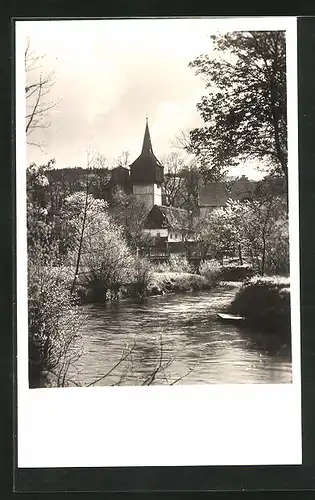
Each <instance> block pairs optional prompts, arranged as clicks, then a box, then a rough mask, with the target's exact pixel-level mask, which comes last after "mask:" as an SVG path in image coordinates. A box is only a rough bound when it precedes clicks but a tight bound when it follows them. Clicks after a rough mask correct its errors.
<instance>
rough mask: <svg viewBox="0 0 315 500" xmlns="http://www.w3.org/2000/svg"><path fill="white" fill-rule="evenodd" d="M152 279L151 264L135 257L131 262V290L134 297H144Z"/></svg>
mask: <svg viewBox="0 0 315 500" xmlns="http://www.w3.org/2000/svg"><path fill="white" fill-rule="evenodd" d="M151 278H152V271H151V263H150V261H149V260H147V259H145V258H142V257H139V256H135V257H134V258H133V262H132V273H131V281H132V283H131V288H132V292H133V294H134V295H137V296H140V297H142V296H144V295H146V293H147V289H148V286H149V283H150V281H151Z"/></svg>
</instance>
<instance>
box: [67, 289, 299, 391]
mask: <svg viewBox="0 0 315 500" xmlns="http://www.w3.org/2000/svg"><path fill="white" fill-rule="evenodd" d="M235 291H236V288H235V284H225V285H224V286H221V287H219V288H216V289H215V290H214V291H213V292H198V293H191V294H183V295H167V296H163V297H151V298H147V299H145V300H141V301H138V302H137V303H128V302H120V303H113V304H106V306H103V307H101V306H84V307H85V310H86V311H87V313H88V315H89V320H88V323H87V325H88V327H87V329H86V331H85V332H84V341H85V353H84V355H83V356H82V358H81V359H80V360H79V362H78V363H77V367H76V371H75V370H74V368H73V372H74V373H73V375H72V377H73V378H75V379H77V381H78V382H79V383H81V384H82V385H85V384H86V385H87V384H90V383H91V382H93V381H94V380H95V379H97V378H98V377H101V376H102V375H103V374H105V373H107V372H108V371H109V370H111V369H112V367H113V366H114V365H116V364H117V363H118V366H117V368H116V369H115V370H113V371H112V372H111V373H110V375H108V376H107V377H105V378H104V379H102V380H101V381H99V382H98V385H115V384H119V383H123V384H124V385H135V384H137V385H141V384H143V383H144V382H145V380H146V379H147V378H148V377H150V376H151V375H152V372H154V371H155V370H156V368H157V367H158V366H159V365H160V369H159V370H158V372H157V373H156V375H155V376H154V381H153V383H154V384H166V383H172V382H174V381H176V380H177V379H178V378H181V377H183V378H181V380H180V381H179V383H181V384H200V383H224V384H229V383H288V382H291V357H290V356H291V353H290V346H289V345H288V341H287V340H286V341H285V340H283V341H278V340H277V341H275V337H274V336H271V335H266V334H263V333H262V332H257V331H256V332H254V331H248V330H244V329H243V328H241V327H240V326H239V325H235V324H232V323H222V322H220V320H218V318H217V312H218V311H220V310H222V309H223V308H224V306H225V305H226V304H228V303H229V302H230V301H231V299H232V298H233V296H234V294H235ZM128 350H129V351H130V354H129V356H128V357H127V358H126V359H125V360H124V361H123V362H121V363H119V361H120V359H121V357H122V355H123V353H128V352H129V351H128ZM161 357H162V359H161Z"/></svg>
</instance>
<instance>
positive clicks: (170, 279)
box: [148, 272, 209, 295]
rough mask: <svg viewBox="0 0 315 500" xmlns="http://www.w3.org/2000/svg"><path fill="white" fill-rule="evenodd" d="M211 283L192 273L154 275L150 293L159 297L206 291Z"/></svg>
mask: <svg viewBox="0 0 315 500" xmlns="http://www.w3.org/2000/svg"><path fill="white" fill-rule="evenodd" d="M208 288H209V283H208V281H207V280H206V278H204V277H203V276H199V275H198V274H190V273H171V272H169V273H165V272H164V273H153V274H152V278H151V281H150V284H149V286H148V293H149V294H152V295H157V294H161V293H165V292H179V293H181V292H192V291H197V290H206V289H208Z"/></svg>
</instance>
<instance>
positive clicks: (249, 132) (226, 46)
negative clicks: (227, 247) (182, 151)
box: [188, 31, 288, 180]
mask: <svg viewBox="0 0 315 500" xmlns="http://www.w3.org/2000/svg"><path fill="white" fill-rule="evenodd" d="M211 38H212V40H213V46H214V50H215V51H216V53H217V54H218V57H217V58H213V56H209V55H207V54H206V55H201V56H199V57H197V58H196V59H195V60H194V61H192V62H191V63H190V67H191V68H194V69H195V71H196V74H199V75H201V77H202V78H203V79H204V80H205V82H206V89H207V90H208V91H209V93H208V95H205V96H203V97H202V98H201V101H200V102H199V103H198V104H197V109H198V111H199V112H200V114H201V117H202V119H203V120H204V127H202V128H197V129H194V130H192V131H191V133H190V146H189V147H188V150H189V151H190V152H192V153H194V154H195V155H196V156H197V158H198V159H199V161H200V163H201V165H202V168H203V171H204V172H205V173H206V174H207V176H208V177H210V178H212V179H213V178H214V179H219V178H221V177H222V176H223V175H224V174H225V173H226V171H227V169H228V168H229V167H230V166H233V165H236V164H237V163H239V162H240V161H246V160H253V159H256V160H263V161H264V162H265V163H266V164H267V165H269V167H270V168H271V170H272V171H276V172H277V173H279V174H280V175H282V176H283V177H284V178H285V179H286V180H287V177H288V168H287V115H286V49H285V34H284V32H282V31H249V32H231V33H227V34H224V35H215V36H212V37H211Z"/></svg>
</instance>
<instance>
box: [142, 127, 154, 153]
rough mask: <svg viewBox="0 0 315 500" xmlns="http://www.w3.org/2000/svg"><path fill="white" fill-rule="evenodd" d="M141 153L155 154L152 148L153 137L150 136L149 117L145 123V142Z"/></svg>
mask: <svg viewBox="0 0 315 500" xmlns="http://www.w3.org/2000/svg"><path fill="white" fill-rule="evenodd" d="M141 154H142V155H143V154H149V155H153V149H152V143H151V137H150V130H149V124H148V119H147V118H146V124H145V131H144V138H143V144H142V151H141ZM153 156H154V155H153Z"/></svg>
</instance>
